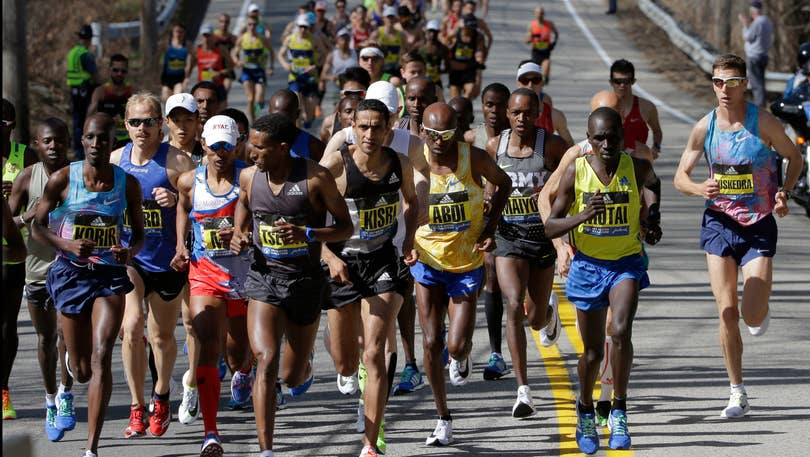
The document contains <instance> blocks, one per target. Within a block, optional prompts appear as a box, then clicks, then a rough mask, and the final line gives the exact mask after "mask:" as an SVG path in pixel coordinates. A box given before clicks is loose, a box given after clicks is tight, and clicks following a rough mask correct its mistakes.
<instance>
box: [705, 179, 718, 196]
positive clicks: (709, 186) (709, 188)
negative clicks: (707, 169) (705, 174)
mask: <svg viewBox="0 0 810 457" xmlns="http://www.w3.org/2000/svg"><path fill="white" fill-rule="evenodd" d="M700 194H701V195H702V196H703V198H705V199H706V200H711V199H713V198H715V197H717V196H718V195H720V184H717V181H716V180H715V179H714V178H709V179H707V180H705V181H703V182H702V183H701V184H700Z"/></svg>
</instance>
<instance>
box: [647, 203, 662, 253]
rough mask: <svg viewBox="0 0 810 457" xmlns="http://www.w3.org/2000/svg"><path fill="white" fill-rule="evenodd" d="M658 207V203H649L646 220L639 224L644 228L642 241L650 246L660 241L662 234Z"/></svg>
mask: <svg viewBox="0 0 810 457" xmlns="http://www.w3.org/2000/svg"><path fill="white" fill-rule="evenodd" d="M659 208H660V207H659V205H658V203H653V204H652V205H650V209H649V211H648V212H647V221H646V222H642V224H641V226H642V228H643V229H644V241H645V242H646V243H647V244H649V245H651V246H653V245H655V244H657V243H658V242H659V241H661V236H663V234H664V232H663V230H661V211H660V210H659Z"/></svg>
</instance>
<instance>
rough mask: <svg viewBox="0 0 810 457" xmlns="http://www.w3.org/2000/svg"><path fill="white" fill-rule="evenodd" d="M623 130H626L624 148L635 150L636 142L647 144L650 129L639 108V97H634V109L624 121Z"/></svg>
mask: <svg viewBox="0 0 810 457" xmlns="http://www.w3.org/2000/svg"><path fill="white" fill-rule="evenodd" d="M622 129H623V130H624V148H625V149H630V150H635V149H636V141H638V142H639V143H644V144H646V143H647V135H648V133H649V129H648V128H647V123H646V122H644V118H643V117H641V110H640V109H639V107H638V97H636V96H635V95H634V96H633V107H632V108H630V112H629V113H627V116H625V118H624V120H623V121H622Z"/></svg>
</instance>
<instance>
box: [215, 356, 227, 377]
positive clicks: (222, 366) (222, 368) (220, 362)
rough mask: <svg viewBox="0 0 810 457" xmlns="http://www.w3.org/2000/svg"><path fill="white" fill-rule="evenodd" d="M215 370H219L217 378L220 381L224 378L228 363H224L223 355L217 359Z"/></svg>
mask: <svg viewBox="0 0 810 457" xmlns="http://www.w3.org/2000/svg"><path fill="white" fill-rule="evenodd" d="M217 370H219V380H220V381H222V380H223V379H225V375H226V374H228V364H227V363H225V357H223V356H219V360H218V361H217Z"/></svg>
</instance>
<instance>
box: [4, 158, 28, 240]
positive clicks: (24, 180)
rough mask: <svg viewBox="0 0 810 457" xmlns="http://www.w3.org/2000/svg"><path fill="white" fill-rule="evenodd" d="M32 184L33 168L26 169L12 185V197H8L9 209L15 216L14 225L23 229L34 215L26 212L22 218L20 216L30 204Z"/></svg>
mask: <svg viewBox="0 0 810 457" xmlns="http://www.w3.org/2000/svg"><path fill="white" fill-rule="evenodd" d="M30 182H31V167H25V168H24V169H23V171H21V172H20V174H19V175H17V179H15V180H14V183H13V184H12V185H11V195H9V197H8V207H9V209H10V210H11V214H12V215H14V216H13V221H14V225H16V226H17V227H22V226H23V225H25V222H26V221H30V218H31V217H32V216H33V214H29V212H28V211H26V213H25V214H23V215H22V216H18V215H19V214H20V211H22V209H23V207H25V206H26V205H27V204H28V183H30Z"/></svg>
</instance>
